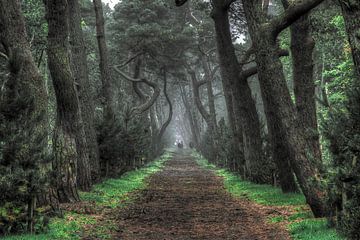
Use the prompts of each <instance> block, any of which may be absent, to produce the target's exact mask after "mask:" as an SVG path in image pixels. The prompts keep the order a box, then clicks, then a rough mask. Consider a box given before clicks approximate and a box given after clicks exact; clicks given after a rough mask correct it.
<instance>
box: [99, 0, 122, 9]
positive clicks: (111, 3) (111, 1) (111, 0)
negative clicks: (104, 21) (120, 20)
mask: <svg viewBox="0 0 360 240" xmlns="http://www.w3.org/2000/svg"><path fill="white" fill-rule="evenodd" d="M102 1H103V3H105V4H109V6H110V7H111V8H114V6H115V5H116V4H117V3H118V2H120V1H119V0H102Z"/></svg>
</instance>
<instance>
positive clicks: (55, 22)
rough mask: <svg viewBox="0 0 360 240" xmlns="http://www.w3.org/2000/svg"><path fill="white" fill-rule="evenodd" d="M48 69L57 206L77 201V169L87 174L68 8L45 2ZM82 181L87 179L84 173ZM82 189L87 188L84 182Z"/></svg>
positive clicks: (55, 0) (56, 1)
mask: <svg viewBox="0 0 360 240" xmlns="http://www.w3.org/2000/svg"><path fill="white" fill-rule="evenodd" d="M46 14H47V15H46V18H47V21H48V28H49V31H48V48H47V53H48V65H49V70H50V73H51V78H52V81H53V85H54V90H55V95H56V103H57V104H56V106H57V116H56V123H55V129H54V136H53V151H54V161H53V170H54V173H55V189H56V194H57V197H58V199H59V201H60V202H76V201H79V200H80V199H79V195H78V192H77V173H76V171H77V169H78V167H79V168H80V167H83V168H82V170H84V171H87V170H88V169H89V168H88V166H86V164H88V158H87V156H86V155H85V154H84V152H85V151H84V150H83V149H79V151H78V149H77V146H80V145H81V144H79V143H78V142H79V141H82V139H81V138H80V139H79V136H81V135H79V132H80V133H81V129H82V126H81V116H80V108H79V100H78V96H77V92H76V89H75V84H74V78H73V76H72V73H71V69H70V62H69V55H68V36H69V24H68V4H67V1H66V0H61V1H59V0H47V1H46ZM82 146H83V145H82ZM84 175H87V177H84V178H83V179H90V173H89V172H88V173H87V172H84ZM83 184H84V186H82V188H87V186H86V185H88V186H89V184H88V183H87V182H83Z"/></svg>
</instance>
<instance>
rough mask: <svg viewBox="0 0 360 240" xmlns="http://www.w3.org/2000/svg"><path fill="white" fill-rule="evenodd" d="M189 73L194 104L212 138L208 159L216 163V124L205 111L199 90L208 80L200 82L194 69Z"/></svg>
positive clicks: (189, 70)
mask: <svg viewBox="0 0 360 240" xmlns="http://www.w3.org/2000/svg"><path fill="white" fill-rule="evenodd" d="M188 73H189V75H190V77H191V83H192V90H193V98H194V99H193V100H194V103H195V105H196V107H197V109H198V110H199V112H200V115H201V116H202V117H203V119H204V120H205V122H206V125H207V127H208V128H207V131H208V134H209V136H210V141H211V147H210V149H211V153H210V154H208V157H209V158H210V159H209V160H210V161H211V162H215V161H216V160H217V156H218V154H217V150H216V149H217V145H216V143H215V140H216V139H215V137H216V123H214V122H213V118H212V116H211V114H210V113H209V112H208V111H207V110H206V109H205V107H204V105H203V103H202V102H201V98H200V91H199V88H200V87H201V86H202V85H204V84H206V83H207V81H208V80H203V81H198V80H197V77H196V73H195V71H193V70H192V69H188Z"/></svg>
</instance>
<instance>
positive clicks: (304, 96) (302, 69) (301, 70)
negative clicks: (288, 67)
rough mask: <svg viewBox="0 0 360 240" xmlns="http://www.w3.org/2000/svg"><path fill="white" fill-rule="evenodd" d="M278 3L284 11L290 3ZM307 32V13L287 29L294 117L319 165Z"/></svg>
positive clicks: (311, 47)
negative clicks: (295, 113)
mask: <svg viewBox="0 0 360 240" xmlns="http://www.w3.org/2000/svg"><path fill="white" fill-rule="evenodd" d="M282 2H283V5H284V8H285V9H286V8H288V7H289V4H291V3H292V1H289V0H282ZM310 31H311V29H310V19H309V16H308V14H306V15H304V16H302V17H301V18H300V19H298V20H297V21H296V22H294V23H293V24H292V25H291V26H290V32H291V56H292V65H293V82H294V94H295V103H296V110H297V112H298V116H299V118H300V120H301V122H302V123H303V124H304V131H305V133H306V135H307V139H308V142H309V147H310V148H311V149H312V151H313V153H312V154H313V155H314V159H316V160H318V161H319V164H321V158H322V156H321V149H320V135H319V130H318V123H317V115H316V100H315V91H316V90H315V81H314V60H313V52H314V48H315V41H314V39H313V38H312V36H311V33H310Z"/></svg>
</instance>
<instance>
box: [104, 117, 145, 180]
mask: <svg viewBox="0 0 360 240" xmlns="http://www.w3.org/2000/svg"><path fill="white" fill-rule="evenodd" d="M134 118H135V119H133V120H132V121H130V122H129V123H126V124H123V123H121V122H122V121H117V122H114V121H111V122H109V121H104V122H103V123H102V124H101V125H99V126H98V143H99V151H100V158H101V162H100V163H101V166H102V169H103V172H104V173H105V175H107V176H117V175H118V174H122V173H124V172H126V171H128V170H130V169H132V168H136V167H138V166H141V165H143V164H144V163H146V161H148V159H150V158H151V157H152V156H151V150H152V149H151V135H150V131H149V125H148V124H143V123H141V122H140V121H141V119H140V118H138V117H134ZM114 143H116V144H114Z"/></svg>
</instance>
